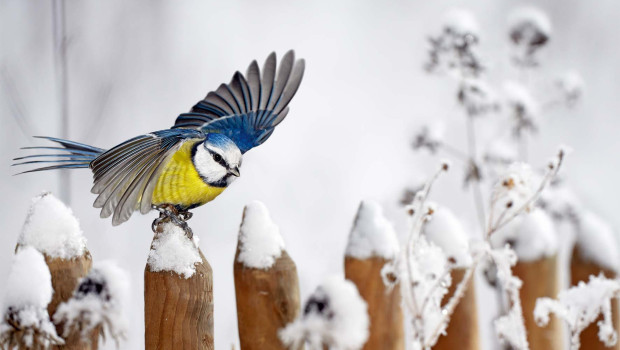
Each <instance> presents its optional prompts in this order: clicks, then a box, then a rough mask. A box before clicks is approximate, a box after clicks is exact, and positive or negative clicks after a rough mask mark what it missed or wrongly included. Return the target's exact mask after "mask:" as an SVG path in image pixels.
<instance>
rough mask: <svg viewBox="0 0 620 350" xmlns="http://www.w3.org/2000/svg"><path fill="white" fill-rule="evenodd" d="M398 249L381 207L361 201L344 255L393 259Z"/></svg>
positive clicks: (391, 227)
mask: <svg viewBox="0 0 620 350" xmlns="http://www.w3.org/2000/svg"><path fill="white" fill-rule="evenodd" d="M398 249H399V246H398V239H397V238H396V232H395V231H394V227H393V226H392V224H391V223H390V222H389V221H388V220H387V219H386V218H385V216H384V215H383V210H382V209H381V206H380V205H379V204H378V203H376V202H373V201H363V202H362V203H361V204H360V206H359V209H358V211H357V216H356V217H355V221H354V222H353V228H352V229H351V234H350V235H349V243H348V245H347V249H346V252H345V255H346V256H349V257H353V258H357V259H368V258H371V257H375V256H378V257H382V258H384V259H393V258H394V257H395V256H396V254H397V253H398Z"/></svg>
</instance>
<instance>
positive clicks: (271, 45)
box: [0, 0, 620, 349]
mask: <svg viewBox="0 0 620 350" xmlns="http://www.w3.org/2000/svg"><path fill="white" fill-rule="evenodd" d="M537 4H538V5H539V6H540V7H541V8H542V9H543V10H545V11H546V12H548V13H549V15H550V17H551V20H552V22H553V26H554V33H556V34H555V36H554V38H553V39H552V41H551V43H550V46H549V47H548V48H547V50H546V52H545V53H544V56H546V59H547V60H548V61H550V62H553V64H552V65H549V66H547V68H546V70H545V71H544V73H545V74H548V75H550V76H554V75H556V74H560V73H562V72H565V71H566V70H569V69H577V70H579V71H580V73H581V75H582V76H583V78H584V80H585V82H586V85H587V90H586V96H585V98H584V101H583V103H582V105H581V106H580V107H579V108H577V110H576V111H575V112H571V113H565V112H563V111H560V112H557V113H554V114H552V115H551V116H550V118H549V119H547V121H546V122H545V123H544V125H543V126H542V127H543V128H544V130H545V131H544V135H545V139H544V140H539V141H538V142H536V144H535V145H533V147H536V148H537V149H539V150H540V151H539V152H532V153H533V156H532V159H531V161H532V162H533V163H535V164H536V163H538V164H540V163H542V162H543V161H545V160H546V159H547V157H548V156H549V155H551V154H552V153H553V152H554V151H555V146H556V145H557V144H559V143H566V144H569V145H571V146H572V147H573V148H574V149H575V152H574V153H573V154H572V155H571V157H570V158H569V160H568V161H567V164H566V167H565V169H564V171H565V174H566V175H567V176H568V177H569V179H570V183H571V184H572V185H573V187H575V188H576V190H577V192H578V193H579V195H580V196H581V197H582V199H583V200H584V201H585V202H586V203H587V204H588V206H589V207H590V208H592V209H593V210H594V211H595V212H597V213H598V214H600V215H601V216H603V217H605V218H606V219H608V220H609V221H610V222H611V223H612V226H614V227H616V228H618V227H620V217H618V216H617V215H615V209H616V207H617V199H616V198H615V197H614V196H615V194H616V193H617V192H618V191H617V188H618V185H617V179H618V178H619V177H620V168H619V167H617V166H615V164H616V160H615V158H616V155H615V153H616V150H617V149H618V146H619V145H618V137H617V129H618V121H617V115H618V113H619V112H620V99H618V98H617V96H618V94H619V93H620V82H619V81H618V80H617V79H614V77H618V76H620V68H619V66H618V65H617V62H619V61H620V49H618V47H617V43H618V42H620V31H619V30H618V24H617V19H616V17H617V16H616V14H617V12H618V8H617V6H618V5H617V3H616V2H614V1H612V0H605V1H598V2H596V3H592V2H582V1H577V0H568V1H550V0H545V1H541V2H538V3H537ZM72 5H73V6H72V7H70V8H68V12H67V31H68V33H69V45H70V47H69V67H70V70H69V77H70V94H71V96H70V99H71V100H70V101H71V103H70V114H71V127H70V136H71V138H72V139H75V140H76V141H81V142H86V143H91V144H93V145H95V146H99V147H110V146H113V145H115V144H117V143H119V142H121V141H123V140H125V139H127V138H130V137H133V136H135V135H137V134H141V133H146V132H150V131H154V130H159V129H164V128H167V127H169V126H170V125H172V123H173V121H174V118H175V117H176V115H177V114H178V113H181V112H185V111H187V110H188V109H189V108H190V106H192V105H193V104H194V103H195V102H196V101H197V100H198V99H200V98H202V97H203V96H204V95H205V94H206V92H208V91H209V90H211V89H214V88H216V87H217V86H218V85H219V84H220V83H221V82H225V81H226V82H227V81H228V80H229V79H230V77H231V75H232V73H233V72H234V71H235V70H237V69H245V67H246V66H247V64H248V63H249V62H250V61H251V60H252V59H255V58H256V59H259V60H263V59H264V58H266V56H267V55H268V54H269V52H271V51H272V50H275V51H277V52H278V54H279V55H280V57H281V55H282V54H283V53H284V52H285V51H286V50H288V49H290V48H293V49H295V50H296V52H297V54H298V56H300V57H304V58H305V59H306V62H307V69H306V75H305V78H304V82H303V83H302V86H301V88H300V90H299V93H298V95H297V96H296V97H295V98H294V99H293V102H292V104H291V112H290V113H289V115H288V117H287V119H286V120H285V122H284V123H283V124H281V125H280V126H279V127H278V129H277V131H276V132H275V133H274V135H273V137H272V138H271V139H270V140H269V141H268V142H267V143H266V144H265V145H263V146H261V147H260V148H258V149H255V150H252V151H251V152H249V153H248V154H247V156H246V157H245V160H244V166H243V169H241V171H242V177H241V178H240V179H239V180H238V181H236V182H235V183H234V184H233V185H232V186H231V188H230V189H228V190H227V191H226V192H225V193H224V194H223V195H222V196H221V197H219V198H218V199H217V200H216V201H215V202H213V203H211V204H208V205H206V206H204V207H202V208H199V209H197V210H195V216H194V218H193V219H192V220H191V222H190V223H191V225H192V228H193V230H194V232H195V234H197V235H198V236H199V237H200V247H201V249H202V250H203V252H204V253H205V256H206V257H207V259H208V260H209V262H210V263H211V265H212V266H213V269H214V283H215V327H216V338H215V339H216V343H217V348H218V349H219V348H223V349H225V348H229V347H230V345H231V344H236V343H238V340H237V333H236V332H237V324H236V319H235V302H234V292H233V291H234V289H233V274H232V265H233V259H234V254H235V249H236V243H237V232H238V226H239V223H240V220H241V214H242V210H243V207H244V205H246V204H248V203H250V202H251V201H252V200H254V199H258V200H260V201H262V202H264V203H265V205H266V206H267V207H268V209H269V211H270V213H271V216H272V218H273V220H274V222H275V223H276V224H278V225H279V227H280V232H281V234H282V236H283V238H284V241H285V243H286V249H287V251H288V252H289V254H290V255H291V257H292V258H293V259H294V260H295V261H296V263H297V266H298V270H299V274H300V283H301V291H302V298H303V299H305V297H306V296H308V295H309V294H310V293H312V292H313V291H314V289H315V287H316V286H317V285H318V284H319V283H320V282H321V281H322V280H323V279H324V278H325V277H326V276H327V275H330V274H334V273H336V274H341V273H342V262H343V255H344V251H345V247H346V242H347V237H348V234H349V230H350V226H351V224H352V222H353V219H354V216H355V213H356V210H357V208H358V205H359V202H360V200H362V199H372V200H376V201H379V202H380V203H382V204H383V205H384V206H385V207H386V214H387V215H388V217H389V218H391V219H392V220H396V221H398V220H399V215H400V213H399V212H398V211H396V208H397V204H396V202H397V199H398V197H399V196H400V191H401V189H402V188H403V187H404V186H406V185H410V184H414V183H416V182H417V181H418V180H420V179H421V178H423V177H425V176H426V175H427V174H429V173H430V172H431V171H432V170H433V169H435V166H436V161H435V160H434V159H433V158H432V157H426V156H419V155H415V154H414V152H412V151H411V149H410V148H409V143H410V138H411V136H412V133H413V131H414V130H415V129H416V127H417V126H419V125H420V124H422V123H423V122H426V121H429V120H432V119H434V118H445V117H448V122H449V123H450V127H449V128H448V137H449V138H451V139H452V140H454V143H457V144H458V143H461V144H463V145H464V143H462V141H463V140H462V137H461V136H460V132H459V128H460V127H461V126H462V125H461V123H462V121H463V118H462V116H460V115H455V114H456V113H458V108H457V107H456V103H455V102H454V101H453V100H452V99H451V96H453V91H452V90H450V85H447V84H446V83H445V80H444V79H437V78H434V77H430V76H428V75H427V74H426V73H424V72H423V70H422V64H423V62H424V60H425V56H426V48H427V45H426V42H425V37H426V35H427V34H429V33H431V32H433V31H435V30H436V28H437V26H438V23H439V21H440V19H441V17H442V14H443V13H444V12H445V10H447V9H449V8H451V7H453V6H467V7H468V8H469V9H471V10H472V11H473V12H474V14H476V15H477V16H478V19H479V22H480V26H481V33H482V36H483V44H482V48H483V50H484V51H486V52H490V53H499V54H498V55H495V56H496V57H506V56H507V55H506V54H504V53H505V52H506V51H507V48H506V47H505V44H504V43H505V40H504V37H502V35H503V34H502V33H504V31H505V23H506V18H507V16H508V13H509V11H510V10H511V9H512V6H513V5H514V2H510V1H501V2H499V1H494V2H488V1H482V0H478V1H470V2H468V3H467V4H465V3H463V2H461V1H456V0H452V1H444V2H441V3H437V2H431V1H415V2H414V1H409V2H405V1H398V2H391V3H389V4H388V3H385V2H370V1H368V2H360V1H353V0H351V1H342V2H337V3H336V2H333V1H313V2H309V1H308V2H304V3H299V2H297V3H292V2H286V3H285V2H280V1H271V0H270V1H261V2H250V1H227V2H212V1H209V2H198V1H196V2H194V3H183V4H182V5H179V4H177V3H174V4H173V3H172V2H167V3H164V2H157V3H151V2H148V3H147V2H146V1H136V2H132V3H127V2H124V1H108V2H99V3H84V2H80V3H77V2H74V3H72ZM51 27H52V24H51V12H50V8H49V7H45V6H41V3H39V2H17V1H10V0H2V1H0V48H1V49H0V74H1V75H0V77H1V79H0V80H1V81H2V84H1V85H0V87H1V89H0V91H1V95H0V118H1V121H0V122H1V124H0V125H2V127H1V137H0V159H1V160H2V164H3V169H4V170H3V171H2V172H0V193H1V195H2V198H3V200H4V203H3V206H2V207H3V210H1V211H0V222H2V223H3V226H4V227H3V230H2V234H1V235H0V243H1V244H0V247H1V248H0V295H3V294H4V285H5V284H4V281H6V279H7V277H8V273H9V264H10V261H11V257H12V254H13V250H14V245H15V243H16V241H17V237H18V235H19V234H20V230H21V227H22V225H23V221H24V218H25V217H26V211H27V207H28V205H29V204H30V199H31V198H32V197H34V196H35V195H37V194H39V193H40V192H41V190H44V189H45V190H51V191H54V192H57V190H58V174H56V173H39V174H31V175H22V176H17V177H14V176H12V174H14V173H15V172H16V171H15V169H12V168H10V166H9V165H10V164H11V160H10V159H11V158H13V157H15V156H18V155H19V154H20V153H19V152H18V148H19V147H21V146H32V145H34V144H35V142H34V141H33V139H31V138H29V136H31V135H51V136H56V135H58V133H59V128H58V125H57V122H56V110H57V106H56V104H55V93H54V83H53V78H54V72H53V65H52V62H53V61H52V56H51V48H52V46H51V39H52V36H51ZM506 63H507V62H503V61H502V62H489V64H490V65H491V69H492V70H495V71H502V70H503V69H506V68H505V67H506ZM9 96H12V98H9ZM20 113H21V114H23V115H24V116H25V118H26V119H19V122H17V121H16V120H18V119H16V117H15V116H16V115H19V114H20ZM27 136H28V137H27ZM90 181H91V176H90V174H89V173H88V171H84V170H83V171H75V172H74V173H73V174H72V196H71V207H72V209H73V212H74V213H75V215H76V216H77V217H78V218H79V219H80V225H81V227H82V230H83V231H84V234H85V236H86V238H87V239H88V243H87V245H88V248H89V249H90V251H91V252H92V255H93V258H94V259H95V260H103V259H114V260H116V261H117V262H118V263H119V265H120V266H121V267H123V268H125V269H127V270H128V271H129V273H130V275H131V281H132V282H133V287H132V293H131V301H130V303H129V305H130V308H129V309H128V311H129V320H130V334H129V339H128V343H127V345H126V346H123V348H125V349H140V348H142V344H143V309H142V305H143V303H142V298H143V286H142V284H143V277H142V276H143V271H144V266H145V264H146V261H147V256H148V252H149V246H150V242H151V238H152V233H151V230H150V224H151V221H152V220H153V218H154V217H155V215H154V214H152V215H147V216H139V215H136V216H135V217H132V219H131V220H130V221H129V222H128V223H126V224H123V225H121V226H118V227H112V226H111V224H110V222H109V220H106V221H104V220H101V219H99V212H98V210H95V209H93V208H92V206H91V204H92V202H93V201H94V198H95V196H94V195H92V194H90V192H89V190H90V187H91V184H90ZM461 181H462V179H461V174H460V172H458V171H454V172H452V173H449V174H448V175H447V176H444V177H443V178H442V179H440V181H439V182H438V183H437V185H436V187H435V189H434V194H433V198H432V199H433V200H434V201H436V202H439V203H440V204H447V205H449V206H450V208H451V209H452V210H453V211H454V212H455V214H456V215H457V216H458V217H459V218H461V219H464V221H465V223H466V225H465V226H466V228H467V227H475V221H474V219H475V212H474V211H473V206H472V205H471V198H470V196H469V194H467V193H463V192H462V191H461V185H462V182H461ZM616 232H617V231H616ZM479 290H481V289H479ZM482 291H483V293H481V294H480V296H479V297H480V298H486V299H487V300H488V299H491V298H492V297H491V296H489V295H485V294H484V290H482ZM487 293H488V291H487ZM480 304H481V305H487V303H480ZM483 312H484V313H485V314H487V315H488V314H492V312H491V310H488V309H485V310H483ZM485 320H487V318H485V317H484V316H483V317H482V318H481V322H490V321H485ZM481 328H482V329H483V332H484V333H485V334H484V336H485V341H486V337H487V335H488V334H487V332H488V329H489V327H487V325H485V324H484V323H483V324H482V325H481ZM486 345H487V347H488V346H489V345H490V344H488V343H487V344H486ZM108 347H109V348H113V344H112V343H109V344H108Z"/></svg>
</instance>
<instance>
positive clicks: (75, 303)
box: [54, 261, 130, 345]
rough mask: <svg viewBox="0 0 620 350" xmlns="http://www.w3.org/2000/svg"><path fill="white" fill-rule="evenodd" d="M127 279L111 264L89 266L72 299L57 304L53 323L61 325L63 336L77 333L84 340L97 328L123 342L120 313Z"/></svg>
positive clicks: (125, 325)
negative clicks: (90, 268)
mask: <svg viewBox="0 0 620 350" xmlns="http://www.w3.org/2000/svg"><path fill="white" fill-rule="evenodd" d="M129 284H130V283H129V275H128V274H127V272H126V271H124V270H123V269H121V268H120V267H119V266H118V265H116V263H114V262H112V261H101V262H99V263H96V264H95V266H93V268H92V270H90V272H89V273H88V275H87V276H86V277H84V278H82V280H81V281H80V283H79V285H78V287H77V289H76V290H75V292H74V293H73V297H71V299H69V300H68V301H67V302H65V303H62V304H60V306H59V307H58V310H57V311H56V313H55V314H54V321H55V322H56V323H62V324H64V326H65V328H64V331H63V336H65V337H67V336H69V335H70V334H72V333H74V332H78V334H79V335H80V336H81V338H86V339H87V338H88V337H89V335H90V333H91V332H92V331H93V330H94V329H95V328H97V327H101V329H102V331H103V334H107V335H109V336H111V337H112V338H113V339H114V340H116V342H117V345H118V342H119V340H121V339H123V338H125V335H126V333H127V328H128V321H127V319H126V318H125V314H124V313H123V311H124V310H125V307H126V301H127V298H128V295H129Z"/></svg>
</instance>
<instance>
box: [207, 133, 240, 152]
mask: <svg viewBox="0 0 620 350" xmlns="http://www.w3.org/2000/svg"><path fill="white" fill-rule="evenodd" d="M206 141H207V142H208V143H210V144H212V145H214V146H215V147H218V148H221V149H226V148H230V147H237V145H236V144H235V143H234V142H233V140H231V139H230V138H228V137H227V136H226V135H224V134H219V133H209V134H207V138H206Z"/></svg>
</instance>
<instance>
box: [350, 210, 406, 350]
mask: <svg viewBox="0 0 620 350" xmlns="http://www.w3.org/2000/svg"><path fill="white" fill-rule="evenodd" d="M397 252H398V240H397V238H396V233H395V232H394V229H393V227H392V225H391V224H390V222H389V221H387V219H385V217H384V216H383V211H382V209H381V207H380V206H379V204H377V203H374V202H371V201H363V202H362V203H361V204H360V206H359V209H358V212H357V216H356V217H355V221H354V223H353V228H352V230H351V234H350V235H349V242H348V246H347V250H346V253H345V259H344V271H345V278H346V279H348V280H350V281H351V282H353V283H354V284H355V285H356V286H357V289H358V291H359V293H360V295H361V297H362V298H363V299H364V300H365V301H366V303H367V304H368V316H369V319H370V329H369V330H370V334H369V337H368V340H367V341H366V343H365V345H364V349H366V350H370V349H385V350H402V349H404V348H405V343H404V330H403V313H402V309H401V296H400V288H399V287H395V288H392V290H388V288H387V287H386V286H385V284H384V283H383V279H382V277H381V269H383V267H384V266H385V264H387V263H388V262H390V261H391V260H392V259H393V258H394V257H395V255H396V253H397Z"/></svg>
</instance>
